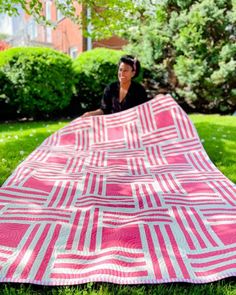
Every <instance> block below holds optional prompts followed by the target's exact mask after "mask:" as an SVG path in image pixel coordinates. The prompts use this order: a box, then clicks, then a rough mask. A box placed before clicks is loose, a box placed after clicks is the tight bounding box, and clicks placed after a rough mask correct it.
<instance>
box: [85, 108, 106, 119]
mask: <svg viewBox="0 0 236 295" xmlns="http://www.w3.org/2000/svg"><path fill="white" fill-rule="evenodd" d="M98 115H104V113H103V110H101V109H97V110H95V111H91V112H86V113H84V114H83V115H82V116H81V117H82V118H86V117H91V116H98Z"/></svg>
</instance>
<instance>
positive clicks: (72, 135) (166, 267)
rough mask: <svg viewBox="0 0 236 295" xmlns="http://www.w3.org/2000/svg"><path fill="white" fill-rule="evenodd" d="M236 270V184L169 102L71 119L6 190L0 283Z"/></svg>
mask: <svg viewBox="0 0 236 295" xmlns="http://www.w3.org/2000/svg"><path fill="white" fill-rule="evenodd" d="M235 275H236V187H235V185H234V184H233V183H232V182H230V181H229V180H228V179H227V178H226V177H225V176H224V175H223V174H222V173H221V172H220V171H218V170H217V169H216V167H215V166H214V165H213V163H212V162H211V161H210V159H209V158H208V156H207V154H206V152H205V151H204V149H203V147H202V144H201V142H200V140H199V137H198V135H197V133H196V131H195V128H194V127H193V125H192V123H191V122H190V120H189V118H188V116H187V115H186V114H185V112H184V111H183V110H182V109H181V108H180V107H179V106H178V105H177V103H176V102H175V101H174V100H173V98H172V97H171V96H169V95H166V96H158V97H156V98H154V99H152V100H151V101H149V102H147V103H144V104H142V105H139V106H137V107H135V108H132V109H129V110H127V111H123V112H121V113H117V114H113V115H106V116H96V117H90V118H84V119H82V118H78V119H76V120H74V121H72V122H71V123H70V124H68V125H67V126H66V127H64V128H62V129H61V130H59V131H57V132H56V133H54V134H53V135H51V136H50V137H49V138H47V139H46V140H45V141H44V142H43V143H42V144H41V145H40V146H39V147H38V148H37V149H36V150H35V151H34V152H33V153H32V154H30V155H29V156H28V158H27V159H26V160H25V161H24V162H22V163H21V165H19V166H18V168H17V169H16V170H15V172H14V173H13V174H12V175H11V176H10V177H9V178H8V179H7V181H6V182H5V183H4V185H3V186H2V187H1V188H0V281H1V282H25V283H34V284H43V285H72V284H81V283H85V282H91V281H100V282H113V283H118V284H146V283H148V284H150V283H153V284H156V283H164V282H192V283H204V282H210V281H215V280H219V279H222V278H225V277H229V276H235Z"/></svg>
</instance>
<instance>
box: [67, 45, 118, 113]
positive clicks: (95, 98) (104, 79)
mask: <svg viewBox="0 0 236 295" xmlns="http://www.w3.org/2000/svg"><path fill="white" fill-rule="evenodd" d="M122 54H123V52H122V51H119V50H112V49H106V48H96V49H92V50H90V51H86V52H83V53H82V54H80V55H79V56H78V57H77V59H75V60H74V64H73V67H74V71H75V73H76V91H77V95H78V100H79V101H80V103H82V105H83V107H84V108H87V109H91V110H92V109H95V108H97V107H99V103H100V101H101V97H102V94H103V91H104V88H105V86H106V85H107V84H109V83H110V82H112V81H114V80H116V79H117V64H118V61H119V59H120V57H121V56H122Z"/></svg>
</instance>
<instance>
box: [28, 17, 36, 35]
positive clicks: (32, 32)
mask: <svg viewBox="0 0 236 295" xmlns="http://www.w3.org/2000/svg"><path fill="white" fill-rule="evenodd" d="M27 33H28V36H29V39H30V40H35V39H36V38H37V37H38V27H37V24H36V22H35V20H33V19H32V20H30V22H29V24H28V28H27Z"/></svg>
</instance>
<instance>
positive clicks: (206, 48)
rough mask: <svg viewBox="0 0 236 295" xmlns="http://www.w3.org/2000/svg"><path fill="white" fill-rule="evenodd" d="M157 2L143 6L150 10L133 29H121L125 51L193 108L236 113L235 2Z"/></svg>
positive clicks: (159, 82)
mask: <svg viewBox="0 0 236 295" xmlns="http://www.w3.org/2000/svg"><path fill="white" fill-rule="evenodd" d="M159 2H160V3H159V4H157V5H156V6H151V7H150V6H148V5H147V7H149V8H150V10H152V13H147V11H145V12H146V13H145V12H144V13H143V15H145V18H137V20H136V22H137V24H136V29H135V30H134V29H133V30H127V31H126V32H125V37H126V38H127V39H128V41H129V45H128V47H126V50H129V52H132V53H133V54H136V55H137V56H138V57H139V58H140V60H141V61H142V64H143V65H145V66H146V67H147V68H148V69H149V70H150V72H149V77H148V78H149V80H154V82H156V83H155V85H157V86H158V87H160V86H162V85H160V84H164V86H165V87H166V88H167V90H168V91H171V92H172V94H173V95H174V96H175V97H176V98H177V99H178V101H184V102H185V103H186V104H187V105H188V106H189V107H191V108H193V110H194V111H198V112H220V113H230V112H234V111H235V108H236V86H235V85H236V75H235V73H236V43H235V41H236V39H235V36H236V35H235V22H236V9H235V8H236V2H235V1H232V0H230V1H229V0H217V1H215V0H200V1H197V0H187V1H186V0H171V1H159ZM146 9H147V10H148V8H146ZM150 77H151V78H150ZM162 82H164V83H162ZM155 85H154V86H155ZM155 90H156V89H155V88H154V91H155ZM157 90H159V89H157ZM156 92H158V91H156Z"/></svg>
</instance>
